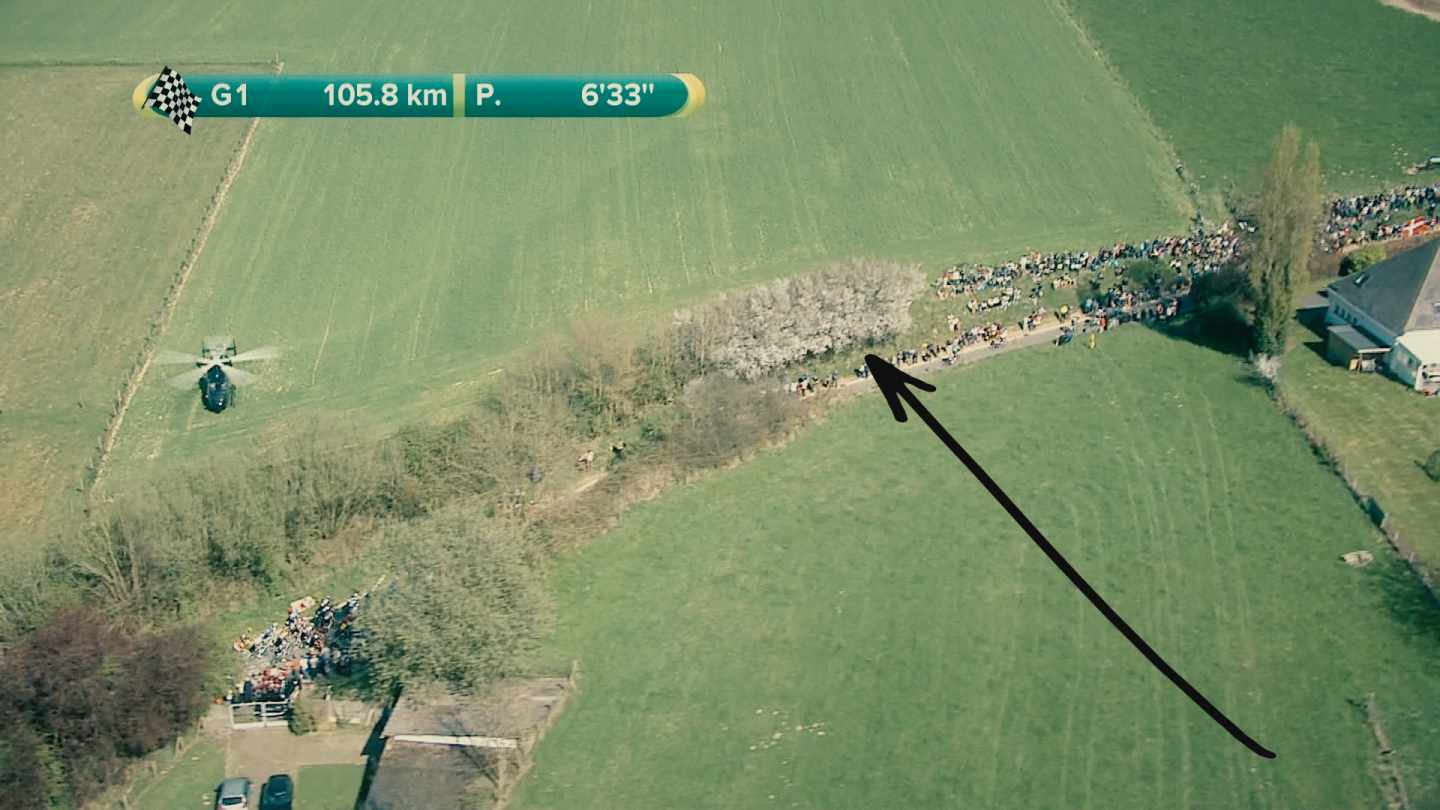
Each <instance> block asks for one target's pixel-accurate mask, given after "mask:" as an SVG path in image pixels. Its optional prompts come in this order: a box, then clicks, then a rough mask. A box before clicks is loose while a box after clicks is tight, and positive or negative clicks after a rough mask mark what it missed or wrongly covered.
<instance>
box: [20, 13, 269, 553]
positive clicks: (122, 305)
mask: <svg viewBox="0 0 1440 810" xmlns="http://www.w3.org/2000/svg"><path fill="white" fill-rule="evenodd" d="M8 16H9V10H8V9H6V10H0V20H4V19H6V18H7V17H8ZM0 29H6V25H5V24H4V23H0ZM232 69H233V68H232ZM143 75H144V72H143V71H141V70H139V69H137V68H134V67H129V68H125V67H55V68H44V69H40V68H16V67H0V119H3V121H4V130H5V137H4V138H0V165H3V166H4V167H5V182H4V184H3V189H4V190H3V191H0V347H3V348H0V448H3V450H4V462H3V463H0V514H3V515H4V520H0V544H11V543H25V544H32V545H33V544H37V543H38V542H39V540H40V539H42V538H43V537H44V535H45V533H46V531H47V530H48V528H49V527H50V526H51V525H52V523H53V521H54V519H55V518H56V517H57V515H60V514H63V512H64V510H65V508H66V507H67V506H68V505H71V504H72V502H74V501H75V500H77V499H76V498H74V497H73V495H74V493H75V490H76V488H77V487H78V486H79V484H80V482H81V479H82V476H83V473H84V470H85V468H86V465H87V464H88V463H89V462H90V460H91V458H92V457H93V455H94V452H95V448H96V443H97V442H98V440H99V439H100V435H101V433H102V432H103V431H104V429H105V425H106V422H107V420H108V419H109V417H110V408H111V404H112V403H113V402H114V398H115V394H116V392H117V390H118V389H119V387H120V385H121V383H122V382H123V381H124V379H125V377H126V375H128V374H129V372H130V369H131V367H132V365H133V363H134V362H135V361H136V360H137V359H138V356H139V352H140V348H141V345H142V342H143V340H144V337H145V334H146V331H147V329H148V327H149V324H150V322H151V320H152V319H153V318H154V316H155V315H156V314H157V313H158V311H159V309H160V304H161V301H162V299H163V298H164V295H165V291H166V289H167V288H168V287H169V285H170V283H171V280H172V279H173V278H174V276H175V273H176V271H177V270H178V269H179V266H180V262H181V260H182V259H183V257H184V255H185V251H186V249H187V247H188V245H189V243H190V239H191V237H192V236H193V235H194V233H195V231H196V229H197V228H198V227H199V225H200V220H201V217H202V215H203V213H204V210H205V205H206V203H207V202H208V200H209V199H210V195H211V194H212V193H213V192H214V190H215V187H216V185H217V184H218V183H219V181H220V177H221V174H222V172H223V171H224V168H225V164H226V163H227V162H228V161H229V159H230V155H231V153H232V152H233V151H234V149H235V146H236V145H237V144H238V143H239V140H240V135H241V133H242V131H243V130H244V126H245V125H244V123H243V122H236V121H223V122H209V123H214V124H215V125H214V126H213V127H211V126H207V127H205V128H204V129H203V130H200V131H198V132H196V133H195V134H194V135H193V136H192V137H191V138H190V139H188V140H187V139H184V136H183V135H180V134H179V133H178V132H176V131H173V127H172V128H171V131H166V129H165V126H166V125H165V124H164V122H161V121H160V120H159V119H155V120H145V119H142V118H141V117H140V116H139V115H138V114H137V113H136V112H135V110H134V108H132V107H130V106H129V98H130V92H131V91H132V90H133V89H134V87H135V84H136V83H137V82H138V81H139V80H140V78H141V77H142V76H143ZM62 99H63V103H62V101H61V100H62ZM177 147H179V148H177Z"/></svg>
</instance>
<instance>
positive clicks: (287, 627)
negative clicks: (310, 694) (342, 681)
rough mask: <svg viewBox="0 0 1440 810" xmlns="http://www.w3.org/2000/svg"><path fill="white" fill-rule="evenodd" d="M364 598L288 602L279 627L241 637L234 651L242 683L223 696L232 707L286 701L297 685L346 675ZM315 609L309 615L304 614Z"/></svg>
mask: <svg viewBox="0 0 1440 810" xmlns="http://www.w3.org/2000/svg"><path fill="white" fill-rule="evenodd" d="M366 596H368V594H361V593H359V592H358V591H357V592H355V593H352V594H351V595H350V598H349V599H346V600H345V601H343V602H340V603H339V604H336V603H333V602H332V601H331V600H330V599H329V598H328V597H327V598H325V599H322V600H320V602H319V603H318V604H317V603H316V602H315V600H314V599H313V598H311V597H308V596H307V597H305V598H303V599H297V600H295V601H294V602H291V603H290V610H289V612H288V614H287V615H286V617H285V621H284V622H281V623H272V624H271V625H270V626H269V627H267V628H265V630H264V631H263V632H261V633H260V634H259V635H254V634H252V633H249V632H247V633H245V634H244V635H242V636H240V638H238V639H236V640H235V643H234V644H233V645H232V648H233V649H234V650H235V652H237V653H239V654H240V655H241V656H242V658H243V664H242V669H243V672H244V676H243V679H242V680H241V681H240V682H239V683H236V684H235V686H234V688H232V689H231V690H230V692H229V693H228V694H227V695H226V696H225V699H226V701H227V702H230V703H250V702H254V701H263V700H285V699H287V698H289V697H290V695H291V694H293V693H294V691H295V690H296V689H298V688H300V686H301V684H303V683H304V682H306V681H312V680H314V679H316V678H324V677H328V676H329V675H331V674H332V673H334V674H339V675H347V674H349V672H350V668H351V665H352V661H353V657H352V654H351V646H352V644H353V642H354V636H355V631H354V628H353V622H354V620H355V616H356V614H357V613H358V612H359V610H360V605H361V603H362V602H363V601H364V599H365V598H366ZM312 609H313V611H314V612H313V614H311V615H307V613H310V611H311V610H312Z"/></svg>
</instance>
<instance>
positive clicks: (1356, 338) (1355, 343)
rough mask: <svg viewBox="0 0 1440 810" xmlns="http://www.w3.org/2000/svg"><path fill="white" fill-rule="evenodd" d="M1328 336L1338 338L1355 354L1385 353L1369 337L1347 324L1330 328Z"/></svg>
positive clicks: (1381, 347)
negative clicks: (1355, 352)
mask: <svg viewBox="0 0 1440 810" xmlns="http://www.w3.org/2000/svg"><path fill="white" fill-rule="evenodd" d="M1330 334H1332V335H1334V336H1335V337H1337V338H1339V339H1340V340H1341V341H1343V342H1344V343H1345V345H1346V346H1349V347H1350V348H1352V349H1354V350H1355V351H1357V352H1375V351H1380V352H1383V351H1385V347H1384V346H1381V345H1380V344H1379V343H1376V342H1375V341H1373V340H1371V339H1370V336H1369V335H1367V334H1365V333H1364V332H1361V331H1360V330H1359V329H1356V328H1355V327H1353V326H1351V325H1350V324H1348V323H1337V324H1335V325H1334V326H1331V327H1330Z"/></svg>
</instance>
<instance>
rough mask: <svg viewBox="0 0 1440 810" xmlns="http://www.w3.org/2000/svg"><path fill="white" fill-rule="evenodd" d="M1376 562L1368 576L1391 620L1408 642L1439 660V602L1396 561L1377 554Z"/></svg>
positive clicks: (1414, 574)
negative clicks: (1413, 642)
mask: <svg viewBox="0 0 1440 810" xmlns="http://www.w3.org/2000/svg"><path fill="white" fill-rule="evenodd" d="M1382 560H1383V562H1382ZM1376 562H1377V563H1381V564H1380V565H1377V566H1375V570H1374V573H1373V574H1372V575H1371V576H1372V578H1373V580H1374V582H1375V584H1376V585H1377V586H1378V587H1379V589H1380V594H1381V598H1382V601H1383V603H1384V605H1385V608H1386V610H1387V612H1389V614H1390V618H1391V619H1392V620H1394V622H1395V623H1396V624H1397V625H1399V627H1400V629H1401V632H1402V634H1403V635H1404V636H1405V637H1406V638H1407V639H1409V640H1411V641H1415V642H1417V643H1419V644H1421V645H1422V646H1423V647H1425V649H1427V650H1429V651H1430V652H1431V653H1432V654H1434V655H1436V656H1437V657H1440V599H1437V598H1436V596H1435V594H1434V593H1433V592H1432V591H1431V590H1430V589H1429V588H1428V587H1427V586H1426V585H1425V583H1424V582H1422V581H1421V580H1420V576H1419V575H1418V574H1416V573H1415V571H1414V570H1413V569H1412V568H1411V567H1410V566H1409V565H1408V564H1407V563H1406V562H1405V561H1404V560H1402V559H1400V558H1399V557H1397V556H1395V555H1393V554H1386V555H1384V557H1383V558H1382V557H1381V555H1378V554H1377V555H1376Z"/></svg>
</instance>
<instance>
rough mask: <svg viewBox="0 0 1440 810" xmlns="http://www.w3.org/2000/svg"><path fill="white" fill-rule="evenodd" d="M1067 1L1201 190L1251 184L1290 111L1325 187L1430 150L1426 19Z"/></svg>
mask: <svg viewBox="0 0 1440 810" xmlns="http://www.w3.org/2000/svg"><path fill="white" fill-rule="evenodd" d="M1067 2H1069V3H1070V5H1071V6H1073V7H1074V9H1075V11H1076V13H1077V15H1078V16H1079V18H1080V19H1081V21H1082V22H1083V24H1084V25H1085V27H1086V29H1087V30H1088V31H1089V33H1090V35H1091V36H1092V37H1093V38H1094V40H1095V42H1096V43H1097V45H1098V46H1099V47H1100V49H1101V50H1102V51H1104V53H1105V55H1106V57H1107V58H1108V59H1109V61H1110V63H1111V64H1112V65H1114V66H1115V68H1116V69H1117V70H1118V72H1119V74H1120V76H1121V77H1122V79H1123V81H1124V82H1125V84H1126V85H1127V86H1128V87H1129V89H1130V90H1131V91H1132V92H1134V93H1135V95H1136V96H1137V97H1139V99H1140V101H1141V103H1142V104H1144V105H1145V108H1146V109H1147V110H1149V111H1150V114H1151V115H1152V116H1153V118H1154V120H1155V122H1156V123H1157V124H1158V125H1159V126H1160V128H1161V129H1163V130H1164V131H1165V133H1166V135H1167V136H1168V137H1169V138H1170V140H1171V141H1172V142H1173V143H1174V145H1175V148H1176V149H1177V150H1178V151H1179V153H1180V156H1181V158H1182V159H1183V160H1184V161H1185V164H1186V166H1187V167H1188V171H1189V173H1190V177H1191V179H1193V180H1194V181H1195V182H1196V183H1197V184H1198V185H1199V186H1200V187H1201V188H1202V189H1204V190H1207V191H1211V190H1214V191H1231V190H1238V191H1240V192H1242V193H1243V192H1247V191H1251V192H1253V191H1254V190H1255V189H1256V188H1258V186H1259V179H1260V172H1261V170H1262V169H1263V168H1264V166H1265V163H1266V162H1267V161H1268V160H1269V156H1270V148H1271V144H1272V142H1273V141H1274V139H1275V136H1276V134H1277V133H1279V131H1280V128H1281V127H1282V126H1284V125H1285V124H1286V123H1295V124H1298V125H1299V126H1300V127H1301V128H1302V129H1304V131H1305V133H1306V134H1307V135H1310V136H1313V137H1315V138H1317V139H1318V140H1319V142H1320V146H1321V154H1322V160H1323V165H1324V170H1325V182H1326V185H1327V186H1328V187H1329V188H1330V189H1331V190H1332V191H1335V192H1340V193H1346V192H1358V191H1370V190H1375V189H1376V188H1379V187H1384V186H1387V185H1390V184H1403V183H1406V182H1415V180H1413V179H1412V178H1409V177H1407V176H1406V175H1405V174H1404V173H1403V170H1404V168H1405V167H1406V166H1409V165H1411V164H1414V163H1416V162H1418V161H1419V160H1421V159H1423V158H1426V157H1429V156H1430V155H1434V154H1440V108H1437V106H1436V105H1435V103H1434V99H1435V98H1437V97H1440V73H1437V72H1436V71H1435V69H1434V66H1435V65H1436V64H1440V23H1437V22H1435V21H1433V20H1429V19H1426V18H1424V17H1421V16H1419V15H1417V14H1411V13H1409V12H1405V11H1401V10H1398V9H1395V8H1391V7H1389V6H1386V5H1383V4H1382V3H1381V2H1380V0H1263V1H1262V2H1257V1H1256V0H1170V2H1164V3H1135V2H1131V1H1130V0H1067ZM1431 182H1433V180H1432V181H1431Z"/></svg>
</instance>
